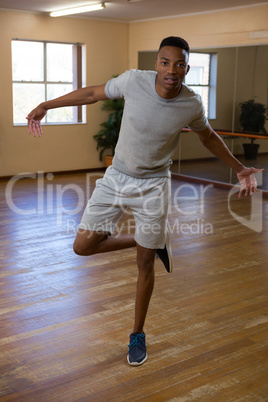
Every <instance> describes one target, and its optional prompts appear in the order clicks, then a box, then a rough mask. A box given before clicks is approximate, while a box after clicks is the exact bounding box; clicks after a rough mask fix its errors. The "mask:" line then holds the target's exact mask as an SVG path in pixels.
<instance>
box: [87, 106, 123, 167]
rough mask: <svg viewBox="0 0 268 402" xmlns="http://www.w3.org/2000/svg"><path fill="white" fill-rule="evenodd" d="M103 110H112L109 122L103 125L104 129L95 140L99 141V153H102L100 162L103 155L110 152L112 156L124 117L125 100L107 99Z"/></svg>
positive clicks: (95, 136) (96, 135)
mask: <svg viewBox="0 0 268 402" xmlns="http://www.w3.org/2000/svg"><path fill="white" fill-rule="evenodd" d="M101 109H102V110H110V111H112V113H110V114H109V116H108V119H107V121H105V122H104V123H102V124H101V126H102V127H103V128H102V129H101V130H100V131H99V132H98V133H97V134H95V135H94V139H95V140H96V141H97V151H100V160H101V161H102V159H103V153H104V151H106V150H110V151H111V154H112V156H113V155H114V152H115V147H116V144H117V141H118V137H119V131H120V127H121V121H122V115H123V110H124V99H106V100H104V101H103V105H102V108H101Z"/></svg>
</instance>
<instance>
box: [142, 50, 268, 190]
mask: <svg viewBox="0 0 268 402" xmlns="http://www.w3.org/2000/svg"><path fill="white" fill-rule="evenodd" d="M192 53H206V54H209V55H210V56H211V59H210V60H213V63H214V64H213V63H212V62H210V67H213V66H214V70H213V69H212V70H210V86H211V87H210V93H211V92H212V93H213V90H214V95H213V96H211V95H210V101H209V100H204V101H205V102H207V103H208V105H209V109H210V111H209V110H208V116H209V122H210V124H211V126H212V127H213V128H214V129H215V130H216V131H217V132H218V133H219V134H220V131H223V132H228V134H230V133H239V132H240V133H241V130H242V127H241V124H240V114H241V105H240V104H241V103H243V102H246V101H249V100H251V99H254V101H255V102H257V103H260V104H262V105H264V107H265V108H267V96H268V94H267V90H268V89H267V88H268V80H267V79H268V45H257V46H243V47H230V48H211V49H197V50H192ZM156 57H157V52H156V51H151V52H139V54H138V68H139V69H141V70H154V68H155V67H154V65H155V60H156ZM189 64H190V65H191V56H190V61H189ZM193 66H194V75H193V76H192V83H193V85H192V83H188V82H187V85H189V84H190V86H191V87H192V88H193V89H194V90H195V87H194V86H195V85H197V87H196V89H198V90H197V92H198V93H200V91H203V92H204V93H205V92H206V90H204V89H203V88H201V89H200V85H198V84H199V81H200V82H201V80H199V81H198V79H199V78H198V77H199V76H201V72H200V69H201V67H200V68H199V69H198V68H197V67H198V64H197V63H196V61H193ZM215 66H216V72H215ZM204 68H205V67H204ZM213 80H214V83H213ZM215 86H216V90H215V88H214V87H215ZM211 97H212V103H211ZM213 102H214V107H215V114H214V115H213V113H210V112H211V108H212V107H213ZM266 110H267V109H266ZM265 130H266V132H267V133H268V119H267V118H266V121H265ZM261 135H262V136H263V134H261ZM221 137H222V139H223V140H224V141H225V143H226V145H227V146H228V147H229V149H230V150H231V152H232V153H233V154H234V155H235V156H236V157H237V159H239V160H240V161H241V162H242V163H243V164H245V165H246V166H254V167H257V168H264V169H265V168H266V169H265V171H264V173H263V176H262V184H261V185H260V188H262V189H265V190H268V136H264V138H262V139H259V138H258V139H256V140H254V143H255V144H259V150H258V155H257V157H254V158H253V159H251V160H248V159H245V156H244V147H243V144H244V143H246V144H247V143H248V144H250V143H251V139H250V138H246V137H241V136H235V137H234V136H230V135H227V134H222V135H221ZM174 161H175V162H174V164H173V166H172V171H173V172H176V173H180V174H183V175H188V176H193V177H197V178H203V179H208V180H216V181H220V182H224V183H236V182H237V178H236V175H235V174H234V173H233V172H231V171H230V169H229V168H228V166H226V165H225V164H224V163H222V162H221V161H219V160H218V159H216V158H213V157H211V153H210V152H209V151H207V150H206V149H205V148H204V147H203V145H202V144H201V143H200V141H199V140H198V137H197V135H196V134H195V133H192V132H183V133H181V135H180V144H179V146H178V147H177V149H176V151H175V153H174Z"/></svg>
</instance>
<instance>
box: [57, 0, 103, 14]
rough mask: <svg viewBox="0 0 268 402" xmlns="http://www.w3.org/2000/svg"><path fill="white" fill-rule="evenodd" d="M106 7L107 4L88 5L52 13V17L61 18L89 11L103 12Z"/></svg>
mask: <svg viewBox="0 0 268 402" xmlns="http://www.w3.org/2000/svg"><path fill="white" fill-rule="evenodd" d="M104 7H105V3H96V4H88V5H85V6H80V7H73V8H66V9H64V10H58V11H52V12H51V13H50V17H61V16H63V15H71V14H80V13H87V12H89V11H97V10H101V9H103V8H104Z"/></svg>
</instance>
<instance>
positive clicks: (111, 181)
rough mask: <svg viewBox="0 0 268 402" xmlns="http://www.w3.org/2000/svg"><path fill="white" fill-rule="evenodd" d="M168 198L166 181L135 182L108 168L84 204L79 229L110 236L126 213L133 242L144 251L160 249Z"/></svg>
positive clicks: (167, 183) (165, 179)
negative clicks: (132, 223)
mask: <svg viewBox="0 0 268 402" xmlns="http://www.w3.org/2000/svg"><path fill="white" fill-rule="evenodd" d="M169 198H170V177H156V178H149V179H138V178H135V177H131V176H128V175H126V174H124V173H121V172H119V171H118V170H116V169H114V168H113V167H112V166H110V167H109V168H108V169H107V170H106V173H105V175H104V177H103V178H101V179H99V180H97V181H96V187H95V190H94V191H93V194H92V196H91V198H90V200H89V201H88V204H87V206H86V208H85V211H84V214H83V216H82V220H81V223H80V225H79V229H84V230H89V231H99V232H110V233H113V231H114V229H115V227H116V225H117V223H118V222H119V219H120V218H121V217H122V215H123V214H124V213H125V212H126V211H127V209H130V210H131V212H132V213H133V216H134V219H135V241H136V242H137V243H138V244H139V245H141V246H142V247H145V248H150V249H157V248H164V246H165V242H166V230H167V214H168V206H169Z"/></svg>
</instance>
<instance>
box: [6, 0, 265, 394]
mask: <svg viewBox="0 0 268 402" xmlns="http://www.w3.org/2000/svg"><path fill="white" fill-rule="evenodd" d="M84 6H89V9H86V8H85V9H84ZM93 6H96V9H92V7H93ZM75 7H80V9H78V10H77V11H75V9H74V8H75ZM90 7H91V8H90ZM66 9H71V11H70V13H69V14H67V13H65V15H64V13H63V14H62V15H59V16H58V14H57V13H56V12H58V11H62V10H63V11H65V10H66ZM53 13H55V14H53ZM0 33H1V48H2V57H1V60H2V62H1V75H0V80H1V93H2V97H1V100H0V105H1V107H0V115H1V119H0V122H1V123H0V144H1V145H0V188H1V192H0V196H1V198H0V206H1V210H0V214H1V220H0V229H1V235H0V236H1V237H0V245H1V251H0V267H1V271H0V356H1V358H0V373H1V374H0V400H1V401H3V402H4V401H23V402H24V401H25V402H30V401H35V402H36V401H44V402H46V401H57V402H71V401H94V402H95V401H101V402H106V401H116V402H126V401H131V402H135V401H146V402H164V401H172V402H173V401H179V402H180V401H181V402H190V401H198V402H206V401H219V402H259V401H263V402H264V401H267V400H268V381H267V380H268V375H267V373H268V363H267V362H268V351H267V348H268V269H267V261H268V247H267V244H268V109H267V108H268V103H267V102H268V3H267V1H262V0H258V1H256V0H232V1H230V0H219V1H215V0H207V1H206V2H202V1H199V0H188V1H187V2H182V1H178V0H162V1H161V0H107V1H105V2H101V1H100V2H98V0H94V1H91V2H90V1H77V0H46V1H45V0H0ZM170 36H178V37H181V38H184V39H185V40H186V41H187V42H188V44H189V46H190V56H189V65H190V70H189V73H188V74H187V75H186V76H185V78H184V84H183V85H186V86H188V87H189V88H191V89H192V90H193V91H194V92H196V93H197V94H199V95H200V97H201V99H202V102H203V105H204V109H205V113H206V117H207V119H208V121H209V123H210V125H211V126H212V127H213V129H214V130H215V132H216V133H218V135H219V137H220V138H221V139H222V141H223V142H224V143H225V145H226V147H228V149H229V150H230V151H231V153H232V154H233V155H234V156H235V158H237V160H238V161H239V162H240V163H241V164H242V165H244V166H246V167H254V168H256V169H258V172H257V173H256V174H255V178H256V181H257V190H256V191H253V192H252V194H247V195H246V194H245V191H244V192H243V193H242V196H239V192H240V184H241V183H239V181H238V177H237V175H236V172H235V171H234V170H233V169H232V168H230V167H229V166H228V165H226V164H225V163H224V162H223V161H222V160H220V159H218V158H217V157H216V156H215V155H213V154H212V153H211V152H210V151H209V150H208V149H206V148H205V147H204V145H203V144H202V143H201V141H200V140H199V138H198V135H197V134H196V133H195V132H193V131H191V130H190V129H189V127H188V126H185V127H184V128H183V129H182V130H179V132H178V133H177V134H176V138H177V141H176V144H175V146H174V152H173V156H172V164H171V166H170V172H171V173H170V177H171V179H170V183H171V186H170V201H169V208H168V221H167V230H168V232H169V236H170V242H171V250H172V260H173V271H172V272H171V273H168V272H167V271H166V269H165V267H164V265H163V263H162V261H161V259H160V258H157V256H156V258H155V262H154V273H155V282H154V290H153V294H152V297H151V300H150V305H149V309H148V312H147V316H146V322H145V326H144V332H145V333H146V347H147V353H148V359H147V361H146V362H144V364H142V365H140V366H130V365H129V364H128V360H127V354H128V341H129V334H130V333H131V331H132V329H133V320H134V314H135V295H136V287H137V276H138V268H137V250H136V247H129V248H124V249H117V250H113V251H108V252H104V253H97V254H93V255H89V256H81V255H77V254H76V253H75V252H74V250H73V243H74V240H75V237H76V235H77V233H78V231H79V223H80V220H81V218H82V215H83V212H84V210H85V208H86V205H87V202H88V200H89V199H90V197H91V195H92V193H93V191H94V189H95V188H96V181H97V180H101V179H102V178H103V176H104V174H105V172H106V169H107V165H106V161H105V159H106V158H105V156H110V155H112V156H113V153H112V150H113V145H114V144H112V141H111V135H110V136H109V135H107V136H106V138H105V141H106V142H105V141H104V139H103V137H102V138H101V139H102V140H103V141H101V140H100V135H99V134H100V131H101V130H102V132H103V131H104V130H105V129H108V128H111V127H110V125H111V124H112V123H113V121H112V119H111V114H112V113H114V114H113V116H116V113H121V115H122V112H123V108H124V103H122V102H121V103H120V102H116V103H115V104H116V105H117V106H116V107H117V109H115V110H112V109H111V108H110V109H109V107H106V108H105V104H106V103H105V102H106V100H101V101H98V102H95V103H93V104H90V105H84V104H83V105H77V106H67V107H62V108H55V109H51V110H48V112H47V114H46V116H45V117H44V118H43V119H42V120H41V129H42V135H41V133H40V132H39V130H38V128H36V129H32V130H30V131H31V132H30V133H29V129H28V126H27V122H28V121H27V119H26V117H27V115H28V114H29V113H30V112H31V110H32V109H34V108H36V107H37V106H38V105H39V104H40V103H41V102H44V101H49V100H51V99H54V98H58V97H60V96H63V95H65V94H67V93H69V92H72V91H74V90H77V89H79V88H83V87H91V86H97V85H103V84H106V83H107V82H108V81H109V80H111V79H112V78H113V77H117V76H120V75H121V74H123V73H125V72H126V71H128V70H142V71H148V72H150V71H155V69H156V63H155V62H156V60H157V58H158V49H159V45H160V42H161V41H162V39H163V38H166V37H170ZM167 103H168V102H167ZM118 105H121V109H120V110H119V106H118ZM163 113H164V112H163ZM243 116H244V118H243ZM256 116H257V117H256ZM137 119H138V120H139V116H137ZM153 119H154V116H153V115H151V116H148V126H149V125H150V121H151V122H152V121H153ZM163 119H164V115H163ZM141 120H142V119H141ZM254 124H255V125H254ZM152 126H153V125H152ZM119 128H120V127H119ZM113 130H114V127H112V128H111V130H110V131H112V132H113V133H114V132H115V130H114V131H113ZM117 134H118V132H117ZM117 140H118V137H117V138H116V143H117ZM107 141H108V142H107ZM147 146H148V145H147ZM141 147H143V146H142V145H141ZM148 148H149V149H148V153H150V145H149V147H148ZM152 148H153V144H152ZM102 150H103V153H102ZM141 151H142V153H143V154H144V150H141ZM131 152H132V149H131V147H129V149H128V150H127V154H128V155H129V157H130V156H131ZM126 159H127V155H126ZM262 169H263V170H262ZM124 212H125V213H124V215H123V217H122V218H121V219H120V221H119V222H118V224H117V226H116V228H115V231H114V232H113V233H112V236H111V237H116V236H121V235H122V234H127V235H131V236H134V233H135V229H136V225H135V219H134V215H133V212H132V210H131V209H129V208H128V209H126V210H125V211H124ZM108 237H109V235H107V238H108Z"/></svg>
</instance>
